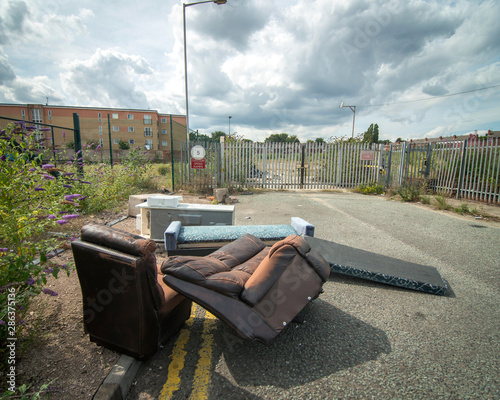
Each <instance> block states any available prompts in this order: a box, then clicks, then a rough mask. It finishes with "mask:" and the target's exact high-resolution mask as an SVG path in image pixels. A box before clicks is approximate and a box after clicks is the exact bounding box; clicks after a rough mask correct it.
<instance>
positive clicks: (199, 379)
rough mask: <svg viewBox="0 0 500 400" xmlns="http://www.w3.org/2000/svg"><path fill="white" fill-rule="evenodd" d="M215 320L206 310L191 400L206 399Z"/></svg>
mask: <svg viewBox="0 0 500 400" xmlns="http://www.w3.org/2000/svg"><path fill="white" fill-rule="evenodd" d="M215 320H216V318H215V316H213V315H212V314H211V313H209V312H208V311H206V313H205V321H204V322H203V334H202V337H203V345H202V347H201V349H200V351H199V353H198V354H199V355H200V358H199V360H198V364H197V365H196V371H195V373H194V382H193V391H192V392H191V396H190V399H192V400H204V399H208V386H209V385H210V378H211V366H212V352H213V351H212V350H213V344H214V336H213V334H212V330H213V329H214V328H215Z"/></svg>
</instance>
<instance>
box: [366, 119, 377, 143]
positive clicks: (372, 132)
mask: <svg viewBox="0 0 500 400" xmlns="http://www.w3.org/2000/svg"><path fill="white" fill-rule="evenodd" d="M378 137H379V131H378V124H371V125H370V126H369V128H368V129H367V131H366V132H365V133H364V134H363V142H366V143H378Z"/></svg>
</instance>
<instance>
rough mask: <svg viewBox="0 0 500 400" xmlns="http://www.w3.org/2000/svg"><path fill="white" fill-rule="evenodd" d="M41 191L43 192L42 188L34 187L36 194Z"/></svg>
mask: <svg viewBox="0 0 500 400" xmlns="http://www.w3.org/2000/svg"><path fill="white" fill-rule="evenodd" d="M42 190H45V189H44V188H41V187H36V188H35V191H37V192H41V191H42Z"/></svg>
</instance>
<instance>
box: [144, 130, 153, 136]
mask: <svg viewBox="0 0 500 400" xmlns="http://www.w3.org/2000/svg"><path fill="white" fill-rule="evenodd" d="M144 136H153V131H152V130H151V128H144Z"/></svg>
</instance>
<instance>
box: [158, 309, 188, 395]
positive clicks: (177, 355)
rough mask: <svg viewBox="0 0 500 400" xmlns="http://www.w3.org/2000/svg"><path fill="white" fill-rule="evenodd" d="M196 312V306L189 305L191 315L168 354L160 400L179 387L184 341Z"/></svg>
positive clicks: (185, 341) (186, 338)
mask: <svg viewBox="0 0 500 400" xmlns="http://www.w3.org/2000/svg"><path fill="white" fill-rule="evenodd" d="M195 314H196V306H195V305H194V304H193V307H191V316H190V317H189V319H188V320H187V321H186V327H185V328H182V329H181V331H180V333H179V337H178V338H177V340H176V341H175V344H174V348H173V350H172V354H171V355H170V360H171V361H170V365H169V366H168V377H167V382H165V385H163V389H162V390H161V393H160V400H169V399H171V398H172V395H173V394H174V392H175V391H176V390H178V389H179V387H180V384H181V378H180V376H179V374H180V372H181V370H182V369H183V368H184V360H185V358H186V354H187V351H185V350H184V347H185V346H186V343H187V342H188V340H189V336H190V333H191V326H192V325H193V321H194V318H195Z"/></svg>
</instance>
